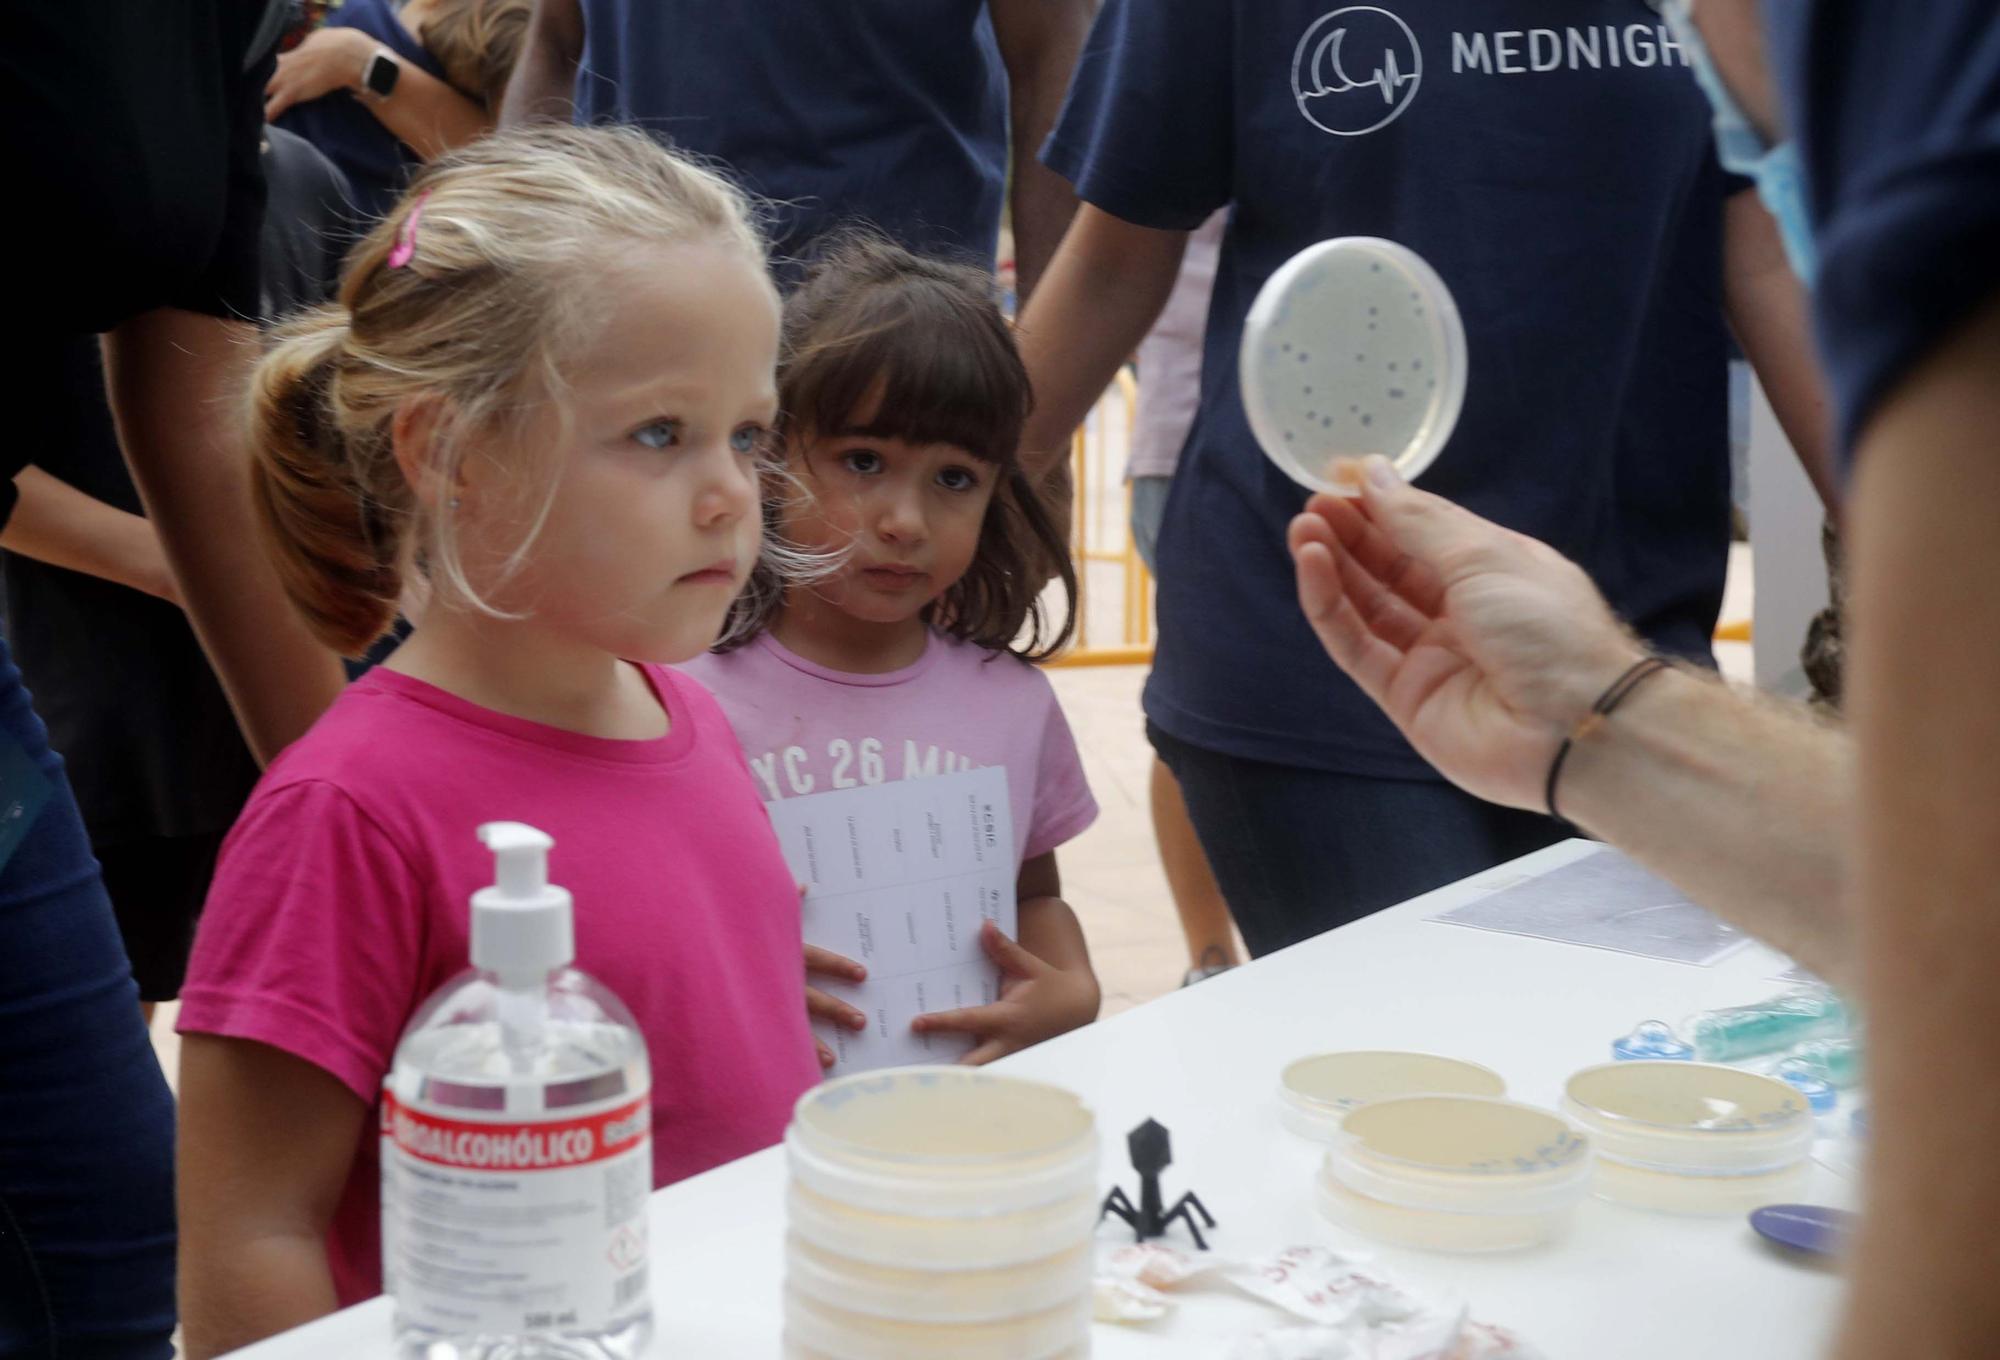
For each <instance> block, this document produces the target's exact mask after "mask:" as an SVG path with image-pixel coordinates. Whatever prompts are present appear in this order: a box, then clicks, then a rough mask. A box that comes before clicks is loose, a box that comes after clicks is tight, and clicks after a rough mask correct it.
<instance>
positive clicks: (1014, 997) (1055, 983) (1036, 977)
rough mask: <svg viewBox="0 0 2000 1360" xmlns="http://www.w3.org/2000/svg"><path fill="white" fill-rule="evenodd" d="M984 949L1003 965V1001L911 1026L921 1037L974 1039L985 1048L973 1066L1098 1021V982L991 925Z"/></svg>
mask: <svg viewBox="0 0 2000 1360" xmlns="http://www.w3.org/2000/svg"><path fill="white" fill-rule="evenodd" d="M979 945H980V948H982V949H984V950H985V951H986V956H987V957H988V958H990V959H992V960H993V962H994V963H996V964H998V965H999V966H1000V999H999V1000H998V1001H996V1002H994V1003H993V1004H992V1005H990V1006H969V1007H967V1008H966V1009H964V1010H956V1011H933V1012H931V1013H930V1014H929V1015H920V1016H918V1017H917V1018H916V1019H915V1020H913V1021H911V1022H910V1027H911V1028H912V1029H914V1030H915V1031H916V1032H917V1033H919V1034H970V1035H972V1036H973V1037H974V1038H976V1039H978V1040H979V1041H980V1042H979V1045H978V1046H977V1047H976V1048H974V1049H973V1050H972V1052H970V1053H968V1054H966V1055H965V1056H964V1057H963V1058H960V1059H959V1061H960V1062H962V1063H966V1064H969V1065H972V1066H978V1065H980V1064H983V1063H990V1062H992V1061H993V1060H994V1059H995V1058H1004V1057H1006V1056H1007V1055H1008V1054H1009V1053H1018V1052H1020V1051H1021V1050H1022V1049H1024V1048H1027V1047H1029V1046H1030V1045H1033V1044H1038V1043H1040V1042H1041V1041H1042V1040H1044V1039H1053V1038H1055V1037H1056V1035H1058V1034H1067V1033H1069V1032H1070V1031H1071V1030H1073V1029H1076V1028H1077V1027H1078V1026H1081V1025H1087V1024H1089V1023H1090V1022H1091V1021H1092V1020H1095V1019H1096V1018H1097V1006H1098V1002H1099V1000H1100V998H1099V995H1098V990H1097V979H1096V978H1095V977H1092V976H1091V974H1090V972H1089V970H1088V969H1085V970H1083V971H1081V972H1066V971H1064V970H1063V969H1061V968H1057V967H1056V966H1055V965H1054V964H1051V963H1047V962H1044V961H1043V960H1042V959H1040V958H1037V957H1036V956H1035V955H1033V954H1030V953H1029V952H1028V951H1027V950H1025V949H1023V948H1022V947H1021V946H1020V945H1019V944H1017V943H1015V942H1014V941H1013V940H1010V939H1008V938H1007V937H1006V936H1005V935H1003V934H1002V933H1001V932H1000V927H998V926H996V925H994V924H993V922H991V921H988V922H986V923H985V924H984V925H983V926H981V927H980V930H979Z"/></svg>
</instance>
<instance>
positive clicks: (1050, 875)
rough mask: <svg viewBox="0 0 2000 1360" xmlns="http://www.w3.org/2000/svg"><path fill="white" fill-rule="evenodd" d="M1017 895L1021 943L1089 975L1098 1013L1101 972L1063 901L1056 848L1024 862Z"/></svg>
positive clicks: (1053, 961) (1060, 965) (1093, 1009)
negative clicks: (1093, 965)
mask: <svg viewBox="0 0 2000 1360" xmlns="http://www.w3.org/2000/svg"><path fill="white" fill-rule="evenodd" d="M1014 896H1015V900H1016V901H1017V902H1019V903H1020V907H1019V913H1020V932H1019V933H1020V937H1021V946H1022V947H1023V948H1024V949H1026V950H1027V951H1028V952H1029V953H1031V954H1033V955H1034V956H1035V957H1036V958H1038V959H1041V960H1043V961H1044V962H1046V963H1049V964H1051V965H1053V966H1054V967H1056V968H1059V969H1061V970H1062V971H1063V972H1066V973H1072V974H1076V975H1077V976H1079V977H1083V978H1088V979H1089V981H1090V988H1091V992H1092V994H1093V1004H1092V1006H1091V1009H1090V1013H1091V1015H1092V1016H1093V1017H1094V1016H1095V1015H1096V1014H1097V1007H1096V1005H1095V993H1096V990H1097V974H1096V973H1094V972H1092V971H1091V967H1090V948H1089V946H1088V945H1086V944H1085V943H1084V938H1083V927H1082V926H1081V925H1080V924H1078V922H1077V919H1076V913H1075V912H1074V911H1072V910H1070V905H1069V903H1067V902H1065V901H1063V898H1062V874H1061V872H1060V871H1059V870H1058V869H1057V868H1056V857H1055V852H1054V851H1050V852H1049V853H1048V854H1046V855H1040V856H1037V857H1036V858H1034V859H1031V860H1029V861H1028V862H1027V863H1026V864H1024V865H1022V866H1021V876H1020V878H1019V879H1018V880H1016V882H1015V885H1014Z"/></svg>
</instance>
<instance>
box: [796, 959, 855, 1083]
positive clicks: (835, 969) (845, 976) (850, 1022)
mask: <svg viewBox="0 0 2000 1360" xmlns="http://www.w3.org/2000/svg"><path fill="white" fill-rule="evenodd" d="M815 975H817V976H819V977H826V978H833V979H834V980H836V981H839V982H861V981H863V980H865V979H866V978H867V976H868V970H867V969H866V968H863V967H862V966H861V965H860V964H858V963H856V962H855V961H854V960H853V959H850V958H843V957H842V956H841V955H839V954H836V953H834V952H833V951H832V950H830V949H821V948H820V947H819V946H818V945H812V944H809V945H807V946H806V976H807V977H808V978H811V977H813V976H815ZM806 1014H807V1015H810V1016H813V1017H814V1018H816V1019H820V1020H826V1021H829V1022H831V1023H832V1024H836V1025H839V1026H840V1027H841V1028H842V1029H853V1030H861V1029H866V1028H868V1017H867V1016H865V1015H863V1014H862V1013H861V1012H860V1011H858V1010H856V1009H854V1007H852V1006H850V1005H848V1004H847V1003H846V1002H845V1001H842V1000H841V999H840V998H839V997H836V996H830V995H828V994H827V993H825V992H822V991H821V990H820V989H819V988H817V987H814V986H812V985H810V983H809V984H808V985H807V987H806ZM813 1047H814V1048H816V1049H818V1050H819V1065H820V1066H821V1067H823V1068H826V1067H832V1066H833V1050H832V1049H830V1048H828V1047H827V1046H826V1044H825V1042H824V1041H822V1040H820V1039H817V1038H815V1039H814V1040H813Z"/></svg>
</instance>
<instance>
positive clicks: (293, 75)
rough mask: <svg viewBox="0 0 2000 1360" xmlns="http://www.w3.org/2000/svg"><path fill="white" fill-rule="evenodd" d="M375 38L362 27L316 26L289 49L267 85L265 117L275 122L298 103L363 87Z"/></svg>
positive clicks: (279, 60)
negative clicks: (363, 69)
mask: <svg viewBox="0 0 2000 1360" xmlns="http://www.w3.org/2000/svg"><path fill="white" fill-rule="evenodd" d="M375 46H376V44H375V40H374V39H373V38H371V37H369V36H368V35H367V34H366V33H363V32H362V31H361V30H360V29H358V28H316V29H314V30H313V31H312V32H311V33H309V34H307V35H306V40H305V41H304V42H302V43H300V44H299V45H298V46H297V47H294V48H293V49H292V50H291V51H289V52H280V53H279V54H278V69H277V70H275V71H273V72H272V73H271V81H270V83H269V84H268V85H266V86H265V87H264V121H265V122H267V123H275V122H277V121H278V118H279V116H280V115H281V114H283V113H284V111H285V110H286V109H289V108H290V107H292V105H294V104H309V103H311V102H312V101H313V100H315V99H320V98H323V97H324V96H326V95H329V94H332V93H333V92H334V91H335V90H340V89H359V88H360V87H361V72H362V68H363V67H365V66H367V64H368V57H369V54H370V53H372V52H373V51H374V50H375Z"/></svg>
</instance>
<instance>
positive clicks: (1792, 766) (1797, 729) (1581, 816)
mask: <svg viewBox="0 0 2000 1360" xmlns="http://www.w3.org/2000/svg"><path fill="white" fill-rule="evenodd" d="M1612 678H1615V677H1609V676H1607V677H1604V683H1605V684H1609V683H1610V681H1611V679H1612ZM1592 697H1593V698H1595V696H1594V695H1593V696H1592ZM1558 797H1559V801H1560V806H1561V808H1562V812H1563V815H1564V816H1566V817H1568V818H1570V819H1571V820H1572V821H1574V822H1575V823H1576V824H1577V825H1578V826H1581V827H1582V828H1583V829H1584V830H1586V831H1588V832H1590V833H1591V834H1592V835H1594V836H1597V837H1599V838H1601V839H1603V840H1606V841H1609V842H1610V843H1611V844H1613V845H1615V846H1617V847H1618V848H1619V849H1621V850H1623V851H1625V852H1626V853H1627V854H1629V855H1631V856H1632V857H1633V858H1634V859H1636V860H1638V861H1639V862H1640V863H1642V864H1645V865H1646V866H1648V867H1649V868H1651V869H1653V870H1654V871H1655V872H1657V873H1659V874H1660V875H1661V876H1663V877H1665V878H1667V879H1670V880H1671V881H1673V882H1674V883H1675V884H1677V885H1679V887H1680V888H1681V890H1682V891H1683V892H1685V893H1687V895H1688V896H1689V897H1691V898H1693V899H1694V900H1695V901H1697V902H1700V903H1702V904H1703V905H1704V906H1706V907H1708V908H1709V909H1710V910H1712V911H1714V912H1716V913H1717V914H1718V915H1721V916H1723V917H1725V918H1727V919H1728V920H1730V921H1733V922H1735V923H1736V924H1737V925H1739V926H1741V927H1742V928H1743V929H1745V930H1747V931H1749V932H1750V933H1751V934H1752V935H1755V936H1757V937H1758V938H1759V939H1761V940H1763V941H1765V942H1766V943H1767V944H1770V945H1772V946H1774V947H1776V948H1778V949H1782V950H1784V951H1785V952H1786V953H1787V954H1790V955H1791V956H1792V957H1793V958H1795V959H1797V960H1798V961H1799V962H1800V963H1802V964H1804V965H1805V966H1806V967H1808V968H1810V969H1812V970H1813V972H1815V973H1817V974H1819V975H1820V976H1821V977H1823V978H1826V979H1827V980H1828V981H1830V982H1837V983H1840V984H1842V985H1848V984H1852V983H1854V982H1856V981H1858V980H1859V979H1858V977H1857V976H1856V974H1857V971H1858V969H1857V966H1856V949H1855V939H1854V922H1853V916H1852V913H1851V911H1850V910H1849V904H1848V901H1847V892H1848V883H1849V874H1850V872H1851V869H1852V865H1851V862H1850V860H1851V856H1850V854H1849V842H1848V837H1847V827H1848V825H1849V823H1850V821H1851V819H1852V816H1853V804H1854V744H1853V742H1852V741H1850V740H1849V739H1848V738H1847V736H1846V735H1845V734H1844V733H1842V732H1839V731H1837V730H1835V729H1833V728H1831V727H1828V726H1825V725H1823V724H1822V723H1820V722H1819V721H1818V720H1817V719H1815V718H1814V717H1812V716H1811V715H1810V714H1809V713H1808V712H1807V711H1806V710H1805V709H1803V708H1802V707H1800V706H1798V705H1795V704H1790V703H1785V702H1782V701H1779V700H1775V699H1769V698H1763V697H1759V696H1756V695H1752V694H1745V693H1741V692H1738V691H1735V690H1732V689H1730V688H1729V687H1728V686H1727V685H1726V684H1724V683H1723V682H1722V681H1720V680H1717V679H1714V678H1712V677H1709V676H1705V675H1702V676H1698V675H1696V674H1694V673H1693V672H1691V671H1674V672H1672V673H1670V674H1666V675H1661V676H1657V677H1655V678H1654V679H1652V680H1650V681H1648V682H1647V683H1646V685H1645V686H1644V687H1643V688H1641V689H1639V690H1637V691H1636V692H1634V694H1633V696H1632V698H1631V699H1630V700H1628V701H1627V702H1626V703H1625V704H1623V705H1621V706H1620V707H1619V709H1618V711H1617V712H1616V713H1614V714H1613V715H1612V717H1611V718H1610V719H1609V720H1608V721H1606V722H1605V723H1604V724H1603V725H1602V726H1600V727H1597V728H1596V729H1594V730H1593V731H1592V732H1591V734H1590V735H1589V736H1587V737H1585V738H1584V739H1583V740H1581V741H1580V742H1578V743H1577V745H1576V748H1575V749H1574V750H1573V751H1572V752H1571V754H1570V758H1569V760H1568V761H1567V762H1565V764H1564V766H1563V773H1562V780H1561V786H1560V791H1559V795H1558Z"/></svg>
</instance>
